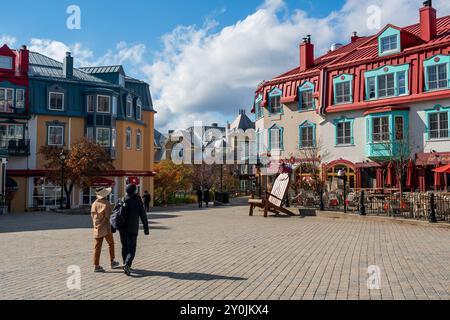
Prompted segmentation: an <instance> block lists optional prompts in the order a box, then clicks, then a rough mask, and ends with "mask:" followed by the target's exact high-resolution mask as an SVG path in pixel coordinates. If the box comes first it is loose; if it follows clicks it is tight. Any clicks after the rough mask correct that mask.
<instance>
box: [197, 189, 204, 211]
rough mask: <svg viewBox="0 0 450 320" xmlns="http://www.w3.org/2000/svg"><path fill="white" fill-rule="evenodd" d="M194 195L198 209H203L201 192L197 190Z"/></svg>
mask: <svg viewBox="0 0 450 320" xmlns="http://www.w3.org/2000/svg"><path fill="white" fill-rule="evenodd" d="M196 195H197V202H198V207H199V208H203V191H202V190H201V189H200V188H199V189H198V190H197V193H196Z"/></svg>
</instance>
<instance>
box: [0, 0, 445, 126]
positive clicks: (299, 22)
mask: <svg viewBox="0 0 450 320" xmlns="http://www.w3.org/2000/svg"><path fill="white" fill-rule="evenodd" d="M3 2H4V3H2V12H1V16H2V19H0V43H1V42H8V43H9V44H10V45H12V46H13V47H18V46H20V45H21V44H27V45H28V46H29V48H30V49H31V50H35V51H39V52H41V53H43V54H46V55H48V56H51V57H53V58H55V59H57V60H62V58H63V57H64V55H65V51H71V52H72V53H73V55H74V56H75V61H76V64H77V65H78V66H80V65H84V66H86V65H109V64H122V65H124V67H125V70H126V72H127V74H128V75H131V76H134V77H138V78H140V79H142V80H145V81H147V82H148V83H149V84H150V87H151V91H152V95H153V98H154V104H155V108H156V110H157V111H158V114H157V117H156V126H157V128H158V129H160V130H161V131H166V130H169V129H179V128H186V127H190V126H192V125H193V122H194V121H197V120H202V121H203V122H204V123H213V122H219V123H220V124H222V125H225V124H226V121H232V120H233V119H234V118H235V117H236V116H237V114H238V112H239V110H240V109H242V108H244V109H246V110H248V111H250V109H251V106H252V103H253V99H254V90H255V88H256V86H257V84H258V83H259V82H261V81H262V80H268V79H270V78H272V77H274V76H276V75H278V74H281V73H284V72H286V71H288V70H290V69H292V68H294V67H297V66H298V64H299V50H298V45H299V43H300V42H301V39H302V37H304V36H305V35H307V34H311V35H312V40H313V43H314V44H315V54H316V55H317V56H319V55H321V54H323V53H325V52H326V51H327V50H328V48H329V47H330V45H331V44H333V43H335V42H340V43H343V44H345V43H348V42H349V41H350V37H351V34H352V32H353V31H358V33H359V34H360V35H371V34H375V33H377V32H378V31H379V29H380V28H382V27H383V26H384V25H386V24H387V23H393V24H396V25H398V26H405V25H409V24H413V23H417V22H418V20H419V7H421V6H422V2H423V0H367V1H363V0H334V1H332V0H316V1H313V0H191V1H185V0H184V1H181V0H164V1H149V0H127V1H111V0H109V1H108V0H95V1H93V0H89V1H88V0H70V1H69V0H58V1H55V0H40V1H32V0H22V1H21V2H20V10H19V9H18V4H17V3H14V2H10V1H8V2H7V1H3ZM72 4H75V5H78V6H79V7H80V9H81V30H69V29H67V28H66V20H67V18H68V14H67V13H66V9H67V7H68V6H69V5H72ZM433 4H434V7H435V8H437V10H438V15H439V16H443V15H448V14H450V1H448V0H435V1H433ZM374 9H375V11H374ZM373 12H376V16H377V19H376V21H378V22H377V23H375V24H373V23H372V24H369V23H368V21H369V20H370V21H373V19H371V18H373Z"/></svg>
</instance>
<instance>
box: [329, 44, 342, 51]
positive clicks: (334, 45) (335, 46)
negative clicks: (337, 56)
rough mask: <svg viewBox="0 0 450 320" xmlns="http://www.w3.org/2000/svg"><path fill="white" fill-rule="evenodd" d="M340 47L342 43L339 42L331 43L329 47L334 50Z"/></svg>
mask: <svg viewBox="0 0 450 320" xmlns="http://www.w3.org/2000/svg"><path fill="white" fill-rule="evenodd" d="M339 48H342V44H341V43H333V44H332V45H331V47H330V50H331V51H336V50H337V49H339Z"/></svg>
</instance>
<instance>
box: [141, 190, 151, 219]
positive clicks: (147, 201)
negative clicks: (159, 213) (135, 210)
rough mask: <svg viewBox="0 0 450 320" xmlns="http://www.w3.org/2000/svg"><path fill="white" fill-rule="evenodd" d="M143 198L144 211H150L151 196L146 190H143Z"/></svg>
mask: <svg viewBox="0 0 450 320" xmlns="http://www.w3.org/2000/svg"><path fill="white" fill-rule="evenodd" d="M143 200H144V207H145V212H147V213H149V212H150V202H151V201H152V197H151V196H150V194H149V193H148V191H147V190H146V191H145V192H144V196H143Z"/></svg>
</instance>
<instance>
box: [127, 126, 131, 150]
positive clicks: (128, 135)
mask: <svg viewBox="0 0 450 320" xmlns="http://www.w3.org/2000/svg"><path fill="white" fill-rule="evenodd" d="M126 146H127V149H131V128H127V131H126Z"/></svg>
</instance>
